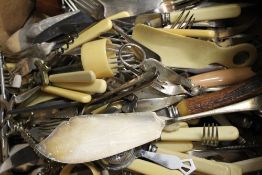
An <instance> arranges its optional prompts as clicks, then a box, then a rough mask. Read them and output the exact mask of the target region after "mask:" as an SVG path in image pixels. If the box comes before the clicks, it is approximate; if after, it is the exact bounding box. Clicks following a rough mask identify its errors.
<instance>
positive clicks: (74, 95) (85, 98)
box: [41, 86, 91, 103]
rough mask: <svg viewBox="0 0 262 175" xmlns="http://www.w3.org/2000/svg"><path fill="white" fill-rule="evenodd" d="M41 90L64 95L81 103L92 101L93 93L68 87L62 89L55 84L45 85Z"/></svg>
mask: <svg viewBox="0 0 262 175" xmlns="http://www.w3.org/2000/svg"><path fill="white" fill-rule="evenodd" d="M41 90H42V91H44V92H46V93H50V94H54V95H58V96H60V97H64V98H67V99H70V100H74V101H78V102H81V103H88V102H90V101H91V95H89V94H85V93H81V92H77V91H72V90H68V89H62V88H58V87H54V86H44V87H42V88H41Z"/></svg>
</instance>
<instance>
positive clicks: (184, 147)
mask: <svg viewBox="0 0 262 175" xmlns="http://www.w3.org/2000/svg"><path fill="white" fill-rule="evenodd" d="M155 145H156V146H157V150H158V152H165V153H168V152H170V153H172V152H187V151H190V150H192V149H193V144H192V142H177V141H176V142H163V141H160V142H157V143H156V144H155Z"/></svg>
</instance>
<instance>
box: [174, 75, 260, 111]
mask: <svg viewBox="0 0 262 175" xmlns="http://www.w3.org/2000/svg"><path fill="white" fill-rule="evenodd" d="M260 94H262V75H261V74H259V75H256V76H255V77H253V78H251V79H249V80H247V81H245V82H243V83H240V84H237V85H234V86H231V87H228V88H226V89H223V90H221V91H217V92H213V93H209V94H204V95H200V96H196V97H192V98H188V99H184V100H183V101H181V102H180V103H179V104H178V105H177V110H178V112H179V114H180V116H185V115H190V114H196V113H200V112H204V111H208V110H211V109H215V108H219V107H223V106H227V105H230V104H233V103H237V102H240V101H243V100H246V99H248V98H252V97H255V96H257V95H260Z"/></svg>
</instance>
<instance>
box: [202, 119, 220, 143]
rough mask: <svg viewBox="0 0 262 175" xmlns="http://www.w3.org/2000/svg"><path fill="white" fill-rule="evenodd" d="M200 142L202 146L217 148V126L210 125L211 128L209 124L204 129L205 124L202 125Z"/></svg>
mask: <svg viewBox="0 0 262 175" xmlns="http://www.w3.org/2000/svg"><path fill="white" fill-rule="evenodd" d="M201 142H202V143H201V144H202V145H204V146H210V147H216V146H218V144H219V141H218V126H217V125H215V124H214V123H212V125H211V126H210V124H208V126H207V127H206V124H204V127H203V136H202V139H201Z"/></svg>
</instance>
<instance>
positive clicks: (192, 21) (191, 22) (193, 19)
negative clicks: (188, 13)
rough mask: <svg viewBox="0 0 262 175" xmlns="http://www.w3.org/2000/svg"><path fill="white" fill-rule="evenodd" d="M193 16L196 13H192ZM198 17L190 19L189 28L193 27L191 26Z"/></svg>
mask: <svg viewBox="0 0 262 175" xmlns="http://www.w3.org/2000/svg"><path fill="white" fill-rule="evenodd" d="M192 17H194V15H192ZM195 20H196V18H192V20H191V21H190V23H189V24H188V27H187V28H188V29H191V27H192V26H193V24H194V22H195Z"/></svg>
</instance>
